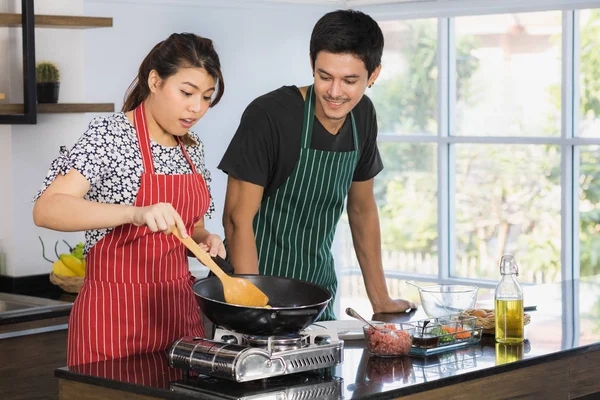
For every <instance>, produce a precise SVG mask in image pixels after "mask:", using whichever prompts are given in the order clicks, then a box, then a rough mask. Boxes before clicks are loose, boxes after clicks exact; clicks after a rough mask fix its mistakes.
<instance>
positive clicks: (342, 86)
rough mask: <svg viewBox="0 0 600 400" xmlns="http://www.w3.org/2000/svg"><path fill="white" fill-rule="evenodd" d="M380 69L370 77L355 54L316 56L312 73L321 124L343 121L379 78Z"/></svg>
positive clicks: (317, 112)
mask: <svg viewBox="0 0 600 400" xmlns="http://www.w3.org/2000/svg"><path fill="white" fill-rule="evenodd" d="M379 68H380V67H378V68H377V69H376V70H375V71H374V72H373V74H371V77H370V78H369V77H368V72H367V68H366V67H365V63H364V62H363V61H362V60H361V59H359V58H357V57H355V56H354V55H352V54H334V53H330V52H327V51H320V52H319V53H317V58H316V60H315V68H314V71H313V72H314V74H315V83H314V90H315V95H316V103H315V114H316V116H317V118H319V121H321V123H323V124H325V125H333V126H337V125H338V124H339V123H340V122H343V121H344V118H345V117H346V115H348V113H349V112H350V111H352V109H353V108H354V107H355V106H356V105H357V104H358V102H359V101H360V99H362V96H363V95H364V93H365V89H366V88H367V85H368V84H370V83H372V82H373V81H374V80H375V79H376V78H377V75H378V74H379ZM325 127H326V128H330V127H328V126H325ZM338 128H339V127H338Z"/></svg>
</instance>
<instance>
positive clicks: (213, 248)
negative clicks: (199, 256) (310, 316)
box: [198, 233, 227, 258]
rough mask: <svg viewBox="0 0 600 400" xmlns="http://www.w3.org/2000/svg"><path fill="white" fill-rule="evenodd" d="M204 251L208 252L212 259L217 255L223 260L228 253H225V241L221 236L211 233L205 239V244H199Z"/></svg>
mask: <svg viewBox="0 0 600 400" xmlns="http://www.w3.org/2000/svg"><path fill="white" fill-rule="evenodd" d="M198 244H199V245H200V247H201V248H202V250H204V251H206V252H207V253H209V254H210V256H211V257H215V256H216V255H218V256H220V257H221V258H225V256H226V255H227V253H226V252H225V246H224V245H223V240H221V237H220V236H219V235H216V234H214V233H211V234H210V235H208V236H207V237H206V239H204V242H202V243H198Z"/></svg>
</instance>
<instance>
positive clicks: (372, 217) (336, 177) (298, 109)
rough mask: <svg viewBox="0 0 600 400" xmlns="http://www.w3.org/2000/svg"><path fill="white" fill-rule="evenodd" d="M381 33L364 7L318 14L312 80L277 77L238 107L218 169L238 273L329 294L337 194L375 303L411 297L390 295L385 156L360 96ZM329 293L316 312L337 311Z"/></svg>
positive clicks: (372, 73)
mask: <svg viewBox="0 0 600 400" xmlns="http://www.w3.org/2000/svg"><path fill="white" fill-rule="evenodd" d="M382 52H383V34H382V32H381V29H380V28H379V26H378V25H377V23H376V22H375V21H374V20H373V19H372V18H371V17H369V16H367V15H365V14H363V13H361V12H359V11H353V10H339V11H335V12H331V13H329V14H326V15H325V16H323V17H322V18H321V19H320V20H319V21H318V22H317V24H316V25H315V27H314V29H313V32H312V36H311V40H310V60H311V66H312V70H313V76H314V85H312V86H309V87H300V88H298V87H296V86H284V87H282V88H280V89H277V90H275V91H273V92H270V93H267V94H266V95H263V96H261V97H259V98H257V99H256V100H254V101H253V102H252V103H251V104H250V105H249V106H248V107H247V108H246V110H245V112H244V114H243V116H242V119H241V122H240V125H239V127H238V130H237V132H236V134H235V136H234V137H233V139H232V141H231V143H230V145H229V148H228V149H227V151H226V153H225V155H224V157H223V159H222V160H221V163H220V165H219V169H221V170H223V171H224V172H225V173H227V174H228V175H229V178H228V182H227V194H226V198H225V212H224V215H223V224H224V227H225V237H226V241H227V246H228V253H229V257H230V260H231V263H232V264H233V265H234V267H235V269H236V270H235V272H236V273H242V274H246V273H249V274H256V273H260V274H263V275H279V276H287V277H291V278H296V279H301V280H306V281H311V282H314V283H316V284H318V285H320V286H322V287H325V288H326V289H328V290H329V291H330V292H331V293H332V295H334V296H335V294H336V291H337V277H336V275H335V268H334V263H333V256H332V254H331V244H332V242H333V237H334V233H335V228H336V225H337V223H338V221H339V218H340V215H341V212H342V210H343V208H344V202H345V201H346V198H347V199H348V200H347V202H348V217H349V221H350V228H351V230H352V239H353V242H354V248H355V251H356V254H357V257H358V261H359V264H360V267H361V270H362V274H363V277H364V280H365V285H366V289H367V293H368V296H369V300H370V301H371V304H372V306H373V311H374V312H375V313H378V312H384V313H391V312H402V311H405V310H407V309H409V308H415V305H414V304H413V303H411V302H408V301H406V300H400V299H399V300H393V299H391V298H390V296H389V294H388V291H387V287H386V284H385V279H384V275H383V267H382V262H381V239H380V228H379V216H378V212H377V205H376V203H375V198H374V195H373V178H374V177H375V175H377V174H378V173H379V172H380V171H381V170H382V169H383V164H382V162H381V158H380V156H379V151H378V149H377V142H376V139H377V122H376V117H375V110H374V108H373V104H372V103H371V101H370V100H369V99H368V98H367V97H366V96H364V92H365V90H366V88H367V87H370V86H371V85H373V83H374V82H375V80H376V79H377V76H378V75H379V72H380V70H381V54H382ZM332 308H333V301H332V302H330V304H329V306H328V308H327V310H326V311H325V313H324V314H323V315H322V316H321V320H331V319H335V315H334V313H333V310H332Z"/></svg>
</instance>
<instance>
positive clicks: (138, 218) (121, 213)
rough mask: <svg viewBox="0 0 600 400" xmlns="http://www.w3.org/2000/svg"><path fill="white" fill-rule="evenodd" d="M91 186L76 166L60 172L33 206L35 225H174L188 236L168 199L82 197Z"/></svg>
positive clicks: (75, 228) (65, 227)
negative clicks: (139, 201)
mask: <svg viewBox="0 0 600 400" xmlns="http://www.w3.org/2000/svg"><path fill="white" fill-rule="evenodd" d="M89 190H90V184H89V182H88V181H87V179H86V178H85V177H84V176H83V175H82V174H81V173H80V172H79V171H77V170H75V169H71V170H70V171H69V172H68V173H67V174H66V175H61V174H59V175H58V176H57V177H56V179H54V181H53V182H52V184H50V186H49V187H48V188H47V189H46V190H45V191H44V193H43V194H42V195H41V196H40V197H39V198H38V199H37V201H36V202H35V205H34V207H33V221H34V223H35V224H36V225H37V226H41V227H44V228H48V229H54V230H57V231H63V232H74V231H85V230H92V229H105V228H114V227H116V226H119V225H123V224H128V223H131V224H134V225H136V226H143V225H146V226H148V228H149V229H150V230H151V231H152V232H158V231H164V232H168V231H170V230H171V229H172V227H173V226H175V225H177V227H178V228H179V230H180V231H181V233H182V234H183V235H185V236H187V233H186V229H185V224H184V223H183V220H182V219H181V216H179V214H178V213H177V211H175V209H174V208H173V206H172V205H171V204H168V203H158V204H153V205H151V206H148V207H134V206H130V205H123V204H105V203H98V202H94V201H89V200H85V199H84V198H83V197H84V196H85V195H86V193H87V192H88V191H89Z"/></svg>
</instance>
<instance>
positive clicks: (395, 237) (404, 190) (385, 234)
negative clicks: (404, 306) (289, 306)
mask: <svg viewBox="0 0 600 400" xmlns="http://www.w3.org/2000/svg"><path fill="white" fill-rule="evenodd" d="M379 150H380V152H381V157H382V159H383V163H384V165H385V169H384V170H383V171H382V172H381V173H380V174H379V175H378V176H377V177H376V178H375V188H374V191H375V198H376V201H377V205H378V207H379V220H380V225H381V242H382V258H383V267H384V270H385V274H386V277H387V282H388V287H389V288H390V294H391V295H392V296H402V297H403V298H406V296H408V295H407V294H405V292H406V290H405V289H406V286H404V284H405V283H404V281H403V280H399V279H396V278H395V277H396V276H397V275H398V274H400V273H418V274H431V275H437V271H438V250H437V161H436V160H437V155H436V145H435V144H416V143H380V144H379ZM333 251H334V257H335V262H336V268H337V270H338V276H339V288H340V289H339V298H340V301H341V302H342V304H346V303H343V302H344V301H348V302H349V303H348V305H351V306H352V307H355V305H356V306H357V307H365V308H366V309H370V305H369V304H370V303H369V301H368V299H367V297H366V292H365V289H364V284H363V281H362V276H361V272H360V268H359V266H358V261H357V259H356V255H355V253H354V247H353V245H352V237H351V234H350V228H349V225H348V222H347V218H346V215H345V214H344V217H343V219H342V221H340V224H339V225H338V229H337V232H336V238H335V241H334V245H333ZM411 292H412V291H411V290H408V293H411ZM412 294H413V295H416V296H417V297H416V298H415V297H414V296H412V297H410V299H413V300H416V299H417V298H418V292H416V291H414V293H412ZM344 299H345V300H344ZM352 304H354V305H352ZM357 311H358V308H357ZM359 312H360V311H359ZM338 316H339V315H338Z"/></svg>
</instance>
